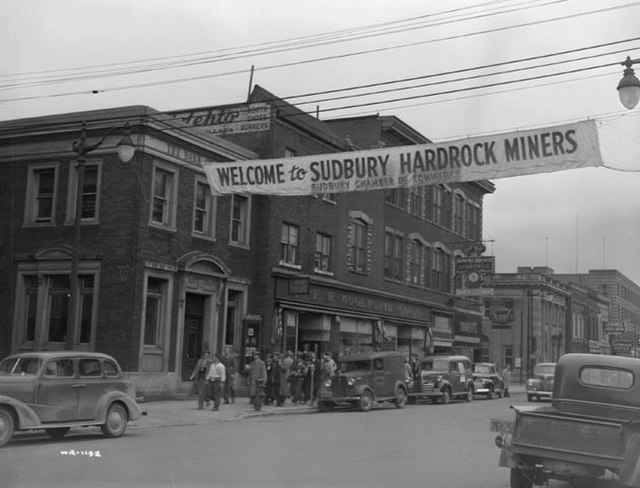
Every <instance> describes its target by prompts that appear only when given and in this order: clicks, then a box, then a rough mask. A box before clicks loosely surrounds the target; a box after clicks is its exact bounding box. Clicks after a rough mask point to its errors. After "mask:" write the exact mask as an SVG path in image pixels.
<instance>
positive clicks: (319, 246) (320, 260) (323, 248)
mask: <svg viewBox="0 0 640 488" xmlns="http://www.w3.org/2000/svg"><path fill="white" fill-rule="evenodd" d="M314 264H315V269H316V271H326V272H330V271H331V236H328V235H325V234H321V233H319V232H318V233H317V234H316V252H315V263H314Z"/></svg>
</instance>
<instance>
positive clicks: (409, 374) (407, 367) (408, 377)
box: [404, 356, 413, 390]
mask: <svg viewBox="0 0 640 488" xmlns="http://www.w3.org/2000/svg"><path fill="white" fill-rule="evenodd" d="M404 378H405V380H404V381H405V384H406V385H407V388H409V390H412V389H413V371H412V368H411V363H410V362H409V357H408V356H405V357H404Z"/></svg>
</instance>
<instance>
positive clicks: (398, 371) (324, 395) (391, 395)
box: [318, 351, 407, 412]
mask: <svg viewBox="0 0 640 488" xmlns="http://www.w3.org/2000/svg"><path fill="white" fill-rule="evenodd" d="M405 379H406V378H405V368H404V355H403V354H402V353H399V352H395V351H380V352H372V353H361V354H353V355H350V356H345V357H342V358H340V359H339V361H338V371H337V372H336V375H335V377H334V378H333V379H327V380H325V381H323V382H322V384H321V385H320V388H319V390H318V408H319V410H320V411H321V412H326V411H329V410H331V409H333V407H334V406H336V405H350V406H355V407H357V408H358V409H360V410H361V411H367V410H370V409H371V407H372V406H373V405H374V403H376V402H393V403H394V404H395V406H396V407H397V408H402V407H404V405H405V403H406V401H407V388H406V385H405Z"/></svg>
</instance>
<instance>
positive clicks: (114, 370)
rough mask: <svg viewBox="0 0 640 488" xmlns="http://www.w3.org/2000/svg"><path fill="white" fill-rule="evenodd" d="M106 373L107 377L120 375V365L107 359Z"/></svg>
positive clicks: (105, 364)
mask: <svg viewBox="0 0 640 488" xmlns="http://www.w3.org/2000/svg"><path fill="white" fill-rule="evenodd" d="M104 375H105V376H106V377H107V378H118V377H120V373H119V372H118V367H117V366H116V365H115V364H114V363H113V362H111V361H110V360H108V359H105V361H104Z"/></svg>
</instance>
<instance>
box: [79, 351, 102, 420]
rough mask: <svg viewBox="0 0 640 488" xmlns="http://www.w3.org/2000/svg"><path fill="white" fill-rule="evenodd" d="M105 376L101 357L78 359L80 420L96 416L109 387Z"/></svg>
mask: <svg viewBox="0 0 640 488" xmlns="http://www.w3.org/2000/svg"><path fill="white" fill-rule="evenodd" d="M103 376H104V374H103V371H102V363H101V361H100V359H98V358H80V359H78V382H77V383H78V395H79V396H78V420H93V419H95V418H96V415H97V412H98V402H99V400H100V398H101V397H102V394H103V393H104V392H105V390H106V389H107V388H108V385H107V383H108V382H107V381H105V380H104V378H103Z"/></svg>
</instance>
